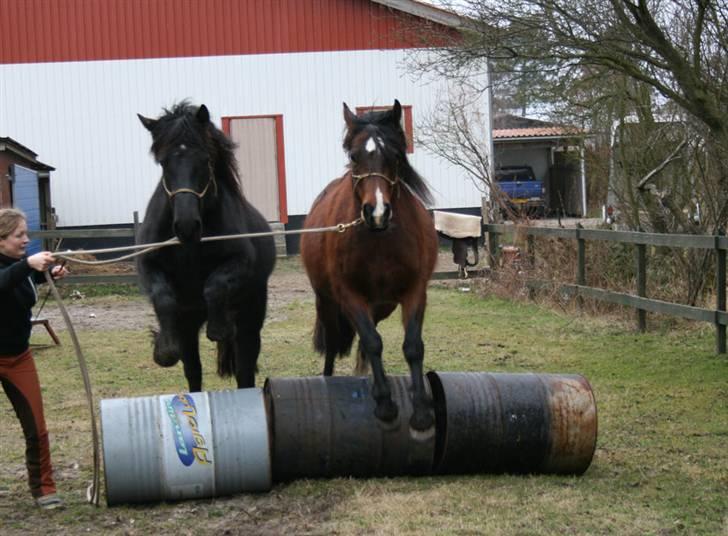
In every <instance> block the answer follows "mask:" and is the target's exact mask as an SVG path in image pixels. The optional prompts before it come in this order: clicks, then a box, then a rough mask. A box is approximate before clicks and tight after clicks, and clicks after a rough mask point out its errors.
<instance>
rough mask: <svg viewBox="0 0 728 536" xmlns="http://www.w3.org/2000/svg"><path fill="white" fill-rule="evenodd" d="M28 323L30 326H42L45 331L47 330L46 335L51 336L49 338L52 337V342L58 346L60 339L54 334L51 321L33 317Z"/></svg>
mask: <svg viewBox="0 0 728 536" xmlns="http://www.w3.org/2000/svg"><path fill="white" fill-rule="evenodd" d="M30 324H31V325H32V326H37V325H41V326H43V327H44V328H45V329H46V331H47V332H48V335H50V336H51V339H53V342H54V343H56V345H57V346H60V344H61V340H60V339H59V338H58V335H56V332H55V331H53V328H52V327H51V321H50V320H48V319H47V318H34V319H33V320H31V321H30Z"/></svg>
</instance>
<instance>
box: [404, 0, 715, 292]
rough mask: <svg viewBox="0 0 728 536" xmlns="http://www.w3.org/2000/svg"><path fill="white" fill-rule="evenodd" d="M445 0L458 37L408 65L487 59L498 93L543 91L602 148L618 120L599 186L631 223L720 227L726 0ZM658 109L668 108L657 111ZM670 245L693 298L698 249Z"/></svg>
mask: <svg viewBox="0 0 728 536" xmlns="http://www.w3.org/2000/svg"><path fill="white" fill-rule="evenodd" d="M444 3H446V4H447V3H448V2H447V1H445V2H444ZM450 4H451V7H452V8H453V9H455V10H457V11H458V12H460V13H461V14H463V15H464V16H465V17H466V20H467V22H466V23H465V25H464V26H465V28H466V30H465V31H464V33H463V34H462V38H461V39H458V40H454V41H453V42H452V43H451V45H450V46H444V47H439V48H437V54H435V55H434V56H429V57H428V58H429V61H426V62H420V63H419V64H417V65H416V67H417V68H419V69H424V70H434V71H436V72H438V73H439V74H444V75H449V74H450V73H460V72H463V71H467V68H468V66H469V65H473V64H482V63H483V62H484V61H486V60H488V61H490V62H491V65H492V66H494V69H495V70H496V73H495V76H494V80H495V81H496V83H498V82H500V83H501V84H505V85H506V86H507V87H508V90H509V91H510V93H506V97H508V98H505V99H502V100H504V101H505V102H508V100H509V98H511V97H513V98H511V100H514V99H515V100H516V101H518V99H520V102H537V101H540V102H546V103H549V105H550V106H551V109H552V110H553V112H554V113H555V114H559V115H558V116H556V117H555V118H556V119H557V121H558V122H562V123H570V122H575V123H576V124H578V125H579V126H581V127H582V128H586V129H589V130H590V131H592V132H595V133H598V132H600V131H601V132H602V133H603V135H602V136H601V137H599V136H597V137H596V138H595V144H596V150H595V151H594V154H598V155H607V154H608V152H606V151H604V150H603V149H602V148H604V147H605V146H606V148H607V149H608V148H609V141H610V134H611V133H612V132H613V131H614V128H616V129H618V130H619V132H620V136H621V139H622V140H626V139H629V143H622V144H621V145H620V146H618V147H613V149H614V151H616V154H614V153H613V154H612V156H611V158H613V164H615V165H618V166H619V169H618V170H617V171H618V173H617V174H616V176H617V177H618V181H617V182H616V183H615V184H613V185H610V186H612V187H613V188H614V189H615V190H616V193H617V194H618V199H619V202H620V205H621V208H622V210H623V213H624V216H625V219H624V221H625V222H626V223H628V224H629V226H630V227H631V228H634V229H644V230H658V231H662V232H682V233H705V232H708V233H717V232H723V231H724V230H725V228H726V224H727V223H728V32H726V31H725V29H726V28H727V27H728V2H726V1H725V0H499V1H495V0H453V1H452V2H450ZM524 81H525V83H524ZM496 92H498V88H497V87H496ZM665 116H669V117H670V118H671V119H670V120H669V121H665V120H664V117H665ZM628 118H635V119H634V120H629V119H628ZM613 127H614V128H613ZM444 134H445V133H443V135H444ZM458 136H459V137H461V138H462V137H463V135H462V134H458ZM451 154H454V153H452V152H451ZM605 168H606V166H601V169H605ZM603 179H606V177H603ZM672 255H673V257H672V258H671V259H670V261H672V263H671V264H672V265H674V266H676V267H677V268H676V270H683V273H684V274H687V275H686V276H685V277H684V278H685V279H687V280H688V281H689V284H688V289H687V294H686V298H687V301H688V302H689V303H695V301H696V300H697V299H698V297H699V296H700V294H701V293H702V292H703V290H704V288H705V281H706V280H707V279H708V275H709V272H710V262H709V261H710V254H709V253H708V252H705V251H690V250H688V251H686V252H683V253H678V252H677V251H675V252H672ZM666 260H667V259H666ZM678 276H679V275H678Z"/></svg>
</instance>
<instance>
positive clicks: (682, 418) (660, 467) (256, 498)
mask: <svg viewBox="0 0 728 536" xmlns="http://www.w3.org/2000/svg"><path fill="white" fill-rule="evenodd" d="M128 299H136V298H128ZM312 322H313V302H312V301H311V299H310V298H308V297H305V296H304V297H302V298H301V299H300V300H297V301H294V302H293V303H290V304H289V305H287V306H286V308H285V310H284V312H283V314H277V315H276V319H275V320H274V321H270V322H268V323H267V324H266V326H265V329H264V333H263V353H262V354H261V358H260V363H259V365H260V373H259V376H258V384H259V385H261V386H262V384H263V381H264V379H265V378H266V377H267V376H305V375H314V374H318V373H320V371H321V368H322V361H321V359H320V358H319V357H318V356H317V355H315V354H314V353H313V351H312V349H311V342H310V335H311V329H312ZM381 332H382V335H383V338H384V347H385V360H386V363H385V365H386V367H387V371H388V372H390V373H406V372H407V368H406V364H405V362H404V359H403V357H402V355H401V350H400V348H401V344H402V336H403V335H402V330H401V327H400V325H399V317H398V314H397V313H395V315H393V317H392V318H390V319H389V320H387V321H386V322H384V323H382V324H381ZM79 337H80V339H81V343H82V345H83V347H84V350H85V353H86V357H87V359H88V361H89V368H90V374H91V379H92V382H93V385H94V392H95V396H96V402H97V406H98V401H99V399H102V398H110V397H130V396H142V395H154V394H163V393H172V392H177V391H179V390H181V389H183V388H186V382H185V380H184V377H183V374H182V370H181V368H180V366H179V365H178V366H177V367H175V368H174V369H172V370H166V369H161V368H159V367H157V366H156V365H155V364H154V363H153V362H152V359H151V344H150V338H149V336H148V333H147V332H145V331H139V330H138V331H124V330H117V331H104V332H94V331H83V332H80V333H79ZM424 337H425V347H426V355H425V364H426V368H427V369H428V370H430V369H434V370H440V371H488V372H527V371H528V372H542V373H546V372H549V373H565V374H566V373H578V374H582V375H584V376H585V377H586V378H587V379H588V380H589V382H590V383H591V385H592V387H593V389H594V393H595V397H596V400H597V407H598V419H599V437H598V442H597V450H596V454H595V457H594V460H593V462H592V465H591V467H590V468H589V470H588V471H587V472H586V473H585V474H584V475H583V476H581V477H565V476H544V475H532V476H511V475H467V476H450V477H426V478H376V479H360V480H352V479H333V480H301V481H296V482H293V483H289V484H279V485H276V486H275V487H274V488H273V490H272V491H271V492H269V493H264V494H257V495H252V494H251V495H239V496H236V497H221V498H216V499H209V500H201V501H185V502H180V503H167V504H164V503H163V504H156V505H143V506H134V507H125V506H122V507H114V508H107V507H106V506H102V507H101V508H99V509H95V508H94V507H92V506H89V505H86V504H85V489H86V486H87V484H88V483H89V482H90V478H91V441H90V433H89V429H90V425H89V422H88V416H87V409H86V405H85V404H86V402H85V399H84V395H83V387H82V382H81V376H80V372H79V370H78V365H77V363H76V358H75V356H74V354H73V349H72V345H71V344H70V340H69V338H68V336H67V334H65V333H63V334H62V340H63V345H62V346H61V347H51V348H46V349H42V350H37V351H36V352H35V356H36V361H37V363H38V368H39V372H40V375H41V383H42V384H43V387H44V397H45V405H46V419H47V421H48V425H49V429H50V432H51V446H52V449H53V461H54V465H55V468H56V474H57V477H58V484H59V488H60V492H61V493H62V494H63V496H64V498H65V499H66V501H67V503H68V506H69V507H68V508H67V509H66V510H64V511H56V512H39V511H37V510H36V508H35V507H34V506H33V504H32V502H31V500H30V496H29V493H28V492H27V487H26V483H25V467H24V458H23V452H24V444H23V440H22V433H21V431H20V427H19V425H18V423H17V421H16V419H15V416H14V415H13V414H12V409H11V407H10V404H9V402H8V401H7V399H5V398H2V397H0V419H1V420H0V422H2V423H3V428H4V434H3V448H2V452H3V456H2V463H1V464H0V533H1V534H47V533H63V534H82V533H83V534H88V533H91V534H94V533H108V534H150V533H157V534H172V533H175V534H208V533H209V534H212V533H215V534H238V533H250V534H261V533H262V534H282V533H287V534H372V533H375V534H376V533H379V534H554V535H556V534H558V535H561V534H571V533H573V534H619V535H623V534H659V535H668V534H711V535H712V534H724V535H728V357H726V356H725V355H723V356H716V355H715V354H714V340H713V333H712V331H711V329H710V328H706V329H705V330H699V329H695V330H687V331H685V330H681V331H679V332H678V331H674V332H652V333H648V334H644V335H640V334H635V333H633V332H630V331H629V328H628V327H625V325H622V324H617V323H614V322H612V321H603V320H598V319H587V318H582V317H574V316H568V315H565V314H560V313H555V312H553V311H551V310H548V309H545V308H543V307H539V306H536V305H524V304H520V303H513V302H508V301H503V300H499V299H494V298H487V297H486V298H483V297H479V296H477V295H476V294H474V293H463V292H458V291H457V290H456V289H452V288H447V287H445V286H441V285H436V286H433V288H432V289H431V291H430V294H429V308H428V312H427V319H426V324H425V331H424ZM202 346H203V353H204V357H203V369H204V373H205V377H204V385H205V386H206V389H208V390H217V389H227V388H232V387H233V384H232V382H230V381H227V380H224V381H223V380H221V379H219V378H217V377H216V376H215V375H214V370H215V365H214V358H213V349H212V346H211V345H210V343H209V342H208V341H206V340H204V342H203V345H202ZM352 364H353V358H349V359H346V360H343V361H340V362H339V363H338V368H337V373H339V374H349V373H350V372H351V367H352ZM102 502H103V498H102Z"/></svg>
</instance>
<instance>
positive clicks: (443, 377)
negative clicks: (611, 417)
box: [427, 372, 597, 474]
mask: <svg viewBox="0 0 728 536" xmlns="http://www.w3.org/2000/svg"><path fill="white" fill-rule="evenodd" d="M427 377H428V379H429V381H430V386H431V388H432V392H433V398H434V401H435V415H436V418H437V434H436V437H437V445H436V452H435V472H437V473H440V474H443V473H477V472H481V473H503V472H507V473H558V474H581V473H583V472H584V471H586V470H587V468H588V467H589V464H590V463H591V460H592V457H593V456H594V449H595V448H596V440H597V410H596V403H595V400H594V393H593V392H592V389H591V386H590V385H589V382H587V380H586V379H585V378H584V377H582V376H579V375H560V374H498V373H492V374H491V373H485V372H462V373H457V372H429V373H428V374H427Z"/></svg>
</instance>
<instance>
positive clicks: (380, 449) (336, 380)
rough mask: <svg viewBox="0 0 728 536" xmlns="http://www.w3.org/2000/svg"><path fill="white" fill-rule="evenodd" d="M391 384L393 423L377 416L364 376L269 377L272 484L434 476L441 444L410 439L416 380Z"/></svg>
mask: <svg viewBox="0 0 728 536" xmlns="http://www.w3.org/2000/svg"><path fill="white" fill-rule="evenodd" d="M388 379H389V383H390V386H391V390H392V399H393V400H394V402H395V404H397V406H398V408H399V416H398V418H397V420H396V421H395V422H394V423H393V424H392V425H385V424H383V423H381V422H380V421H379V420H378V419H377V418H376V417H375V416H374V408H375V402H374V399H373V398H372V396H371V382H370V380H369V379H368V378H366V377H345V376H335V377H324V376H315V377H304V378H268V379H267V380H266V382H265V387H264V390H265V394H266V399H267V403H268V404H269V409H268V412H269V415H270V419H271V434H270V435H271V437H272V438H273V446H272V456H271V457H272V466H273V479H274V481H277V482H279V481H288V480H293V479H296V478H322V477H339V476H355V477H371V476H396V475H423V474H430V473H431V471H432V461H433V456H434V452H435V439H434V435H433V436H431V437H429V438H427V439H424V440H421V439H415V438H413V437H412V435H411V434H410V431H409V419H410V416H411V415H412V402H411V399H410V396H411V395H410V384H411V382H410V378H409V376H389V378H388ZM425 385H427V382H425Z"/></svg>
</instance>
